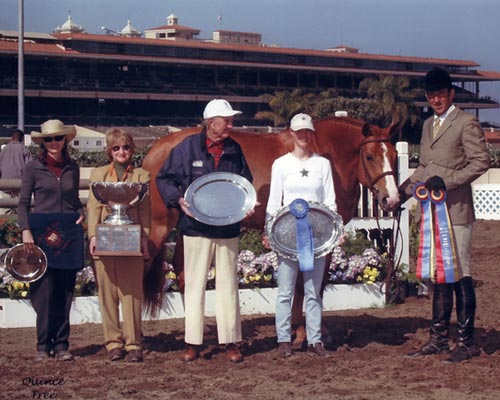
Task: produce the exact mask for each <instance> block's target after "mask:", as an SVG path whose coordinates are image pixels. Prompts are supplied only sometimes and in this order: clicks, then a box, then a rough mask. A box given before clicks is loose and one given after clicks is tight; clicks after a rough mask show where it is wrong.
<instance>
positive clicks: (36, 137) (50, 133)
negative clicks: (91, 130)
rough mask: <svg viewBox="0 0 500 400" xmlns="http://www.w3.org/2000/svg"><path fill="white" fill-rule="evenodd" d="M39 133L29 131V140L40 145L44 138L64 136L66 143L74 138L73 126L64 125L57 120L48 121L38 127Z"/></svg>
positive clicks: (74, 130) (74, 129)
mask: <svg viewBox="0 0 500 400" xmlns="http://www.w3.org/2000/svg"><path fill="white" fill-rule="evenodd" d="M40 128H41V132H36V131H31V140H33V141H34V142H35V143H36V144H41V143H42V142H43V138H44V137H54V136H63V135H64V136H66V143H69V142H70V141H72V140H73V139H74V138H75V136H76V128H75V126H74V125H64V124H63V123H62V121H59V120H58V119H49V120H48V121H45V122H44V123H43V124H42V125H40Z"/></svg>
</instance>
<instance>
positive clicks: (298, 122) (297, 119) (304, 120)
mask: <svg viewBox="0 0 500 400" xmlns="http://www.w3.org/2000/svg"><path fill="white" fill-rule="evenodd" d="M290 129H291V130H292V131H294V132H297V131H300V130H301V129H308V130H310V131H313V132H314V125H313V122H312V118H311V117H310V116H309V115H307V114H297V115H296V116H294V117H293V118H292V120H291V121H290Z"/></svg>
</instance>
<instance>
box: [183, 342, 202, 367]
mask: <svg viewBox="0 0 500 400" xmlns="http://www.w3.org/2000/svg"><path fill="white" fill-rule="evenodd" d="M199 356H200V346H196V345H194V344H189V343H186V349H185V350H184V354H183V355H182V360H183V361H185V362H191V361H194V360H196V359H197V358H198V357H199Z"/></svg>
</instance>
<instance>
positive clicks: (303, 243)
mask: <svg viewBox="0 0 500 400" xmlns="http://www.w3.org/2000/svg"><path fill="white" fill-rule="evenodd" d="M288 207H289V209H290V212H291V213H292V215H293V216H294V217H295V230H296V238H297V251H298V258H299V269H300V270H301V271H302V272H305V271H312V270H313V268H314V243H313V235H312V229H311V225H310V224H309V218H307V213H308V212H309V204H308V203H307V201H305V200H304V199H295V200H294V201H292V202H291V203H290V205H289V206H288Z"/></svg>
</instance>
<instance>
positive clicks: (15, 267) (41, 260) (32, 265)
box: [5, 244, 47, 282]
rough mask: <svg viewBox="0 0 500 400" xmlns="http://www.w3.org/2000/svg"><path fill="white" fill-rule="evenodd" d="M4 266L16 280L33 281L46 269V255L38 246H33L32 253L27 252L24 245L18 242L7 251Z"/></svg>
mask: <svg viewBox="0 0 500 400" xmlns="http://www.w3.org/2000/svg"><path fill="white" fill-rule="evenodd" d="M5 268H6V269H7V272H9V274H11V275H12V277H13V278H14V279H15V280H17V281H20V282H34V281H36V280H37V279H40V278H41V277H42V275H43V274H44V273H45V271H46V270H47V257H46V255H45V253H44V252H43V250H42V249H41V248H40V247H38V246H35V250H34V251H33V254H28V253H26V252H25V251H24V245H23V244H18V245H16V246H14V247H13V248H12V249H10V250H9V251H8V252H7V255H6V256H5Z"/></svg>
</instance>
